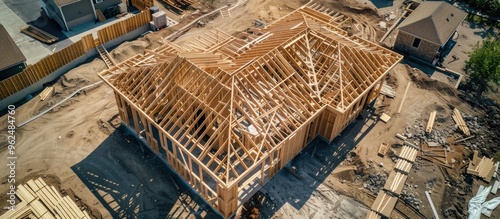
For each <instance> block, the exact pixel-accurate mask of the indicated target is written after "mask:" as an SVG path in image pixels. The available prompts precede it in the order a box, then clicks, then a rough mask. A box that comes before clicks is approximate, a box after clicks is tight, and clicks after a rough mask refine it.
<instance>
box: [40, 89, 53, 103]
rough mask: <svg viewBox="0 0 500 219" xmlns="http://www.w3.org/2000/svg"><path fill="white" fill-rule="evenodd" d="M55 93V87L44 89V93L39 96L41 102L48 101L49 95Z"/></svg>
mask: <svg viewBox="0 0 500 219" xmlns="http://www.w3.org/2000/svg"><path fill="white" fill-rule="evenodd" d="M53 91H54V87H52V86H51V87H46V88H45V89H43V91H42V92H41V93H40V94H39V95H38V96H39V97H40V100H42V101H43V100H45V99H47V97H48V96H49V95H51V94H52V92H53Z"/></svg>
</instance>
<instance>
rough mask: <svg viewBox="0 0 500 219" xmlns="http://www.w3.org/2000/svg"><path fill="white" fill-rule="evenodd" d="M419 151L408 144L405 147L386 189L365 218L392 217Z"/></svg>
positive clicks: (378, 196) (381, 192) (390, 175)
mask: <svg viewBox="0 0 500 219" xmlns="http://www.w3.org/2000/svg"><path fill="white" fill-rule="evenodd" d="M418 151H419V150H418V149H417V148H415V147H414V146H410V145H406V144H405V145H404V146H403V149H402V150H401V153H399V155H398V157H399V159H398V160H397V162H396V165H395V166H394V169H393V170H392V171H391V173H390V174H389V178H387V181H386V182H385V185H384V188H383V189H382V190H380V192H379V193H378V195H377V198H375V201H374V202H373V204H372V207H371V211H370V212H369V213H368V214H367V215H366V217H365V218H366V219H378V218H381V217H382V216H383V217H390V215H391V212H392V210H394V207H395V206H396V202H397V201H398V197H399V195H400V194H401V192H402V191H403V188H404V186H405V182H406V180H407V179H408V173H410V170H411V168H412V166H413V163H414V162H415V160H416V159H417V153H418Z"/></svg>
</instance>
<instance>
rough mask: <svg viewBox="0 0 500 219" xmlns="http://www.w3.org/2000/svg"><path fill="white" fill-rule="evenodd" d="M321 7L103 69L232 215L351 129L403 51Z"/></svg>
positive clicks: (129, 120) (131, 110) (128, 116)
mask: <svg viewBox="0 0 500 219" xmlns="http://www.w3.org/2000/svg"><path fill="white" fill-rule="evenodd" d="M301 10H302V11H301ZM318 13H320V12H317V11H314V10H310V9H304V8H302V9H299V10H297V11H295V12H293V13H291V14H289V15H287V16H285V17H284V18H282V19H279V20H278V21H276V22H275V23H273V24H272V25H271V27H266V28H264V29H263V32H264V34H262V35H260V36H259V37H256V38H254V39H251V41H250V42H245V41H241V40H237V39H234V38H233V37H231V36H229V35H227V34H226V33H224V32H222V31H219V30H212V31H207V32H206V34H204V35H201V36H198V37H197V38H196V40H194V41H191V42H189V43H188V44H186V45H185V47H182V46H179V45H176V44H174V43H171V42H170V43H166V44H165V45H163V46H161V47H159V48H157V49H155V50H146V52H145V54H144V55H142V54H141V55H137V56H135V57H134V58H133V59H130V60H127V61H125V62H124V63H120V64H118V65H117V66H123V67H119V68H118V67H117V68H112V69H109V70H108V71H105V72H102V73H100V77H101V78H102V79H103V80H104V81H105V82H106V83H107V84H108V85H109V86H111V87H112V88H113V89H114V90H115V95H117V96H119V97H117V104H118V107H119V109H120V110H119V112H120V116H121V117H122V119H123V121H124V123H125V124H127V125H128V126H130V127H131V128H132V129H133V130H134V131H135V132H136V134H138V135H139V136H141V137H143V138H144V139H145V140H146V141H147V143H148V144H149V145H150V146H151V148H152V150H154V151H155V152H156V153H158V154H159V155H160V156H164V157H166V160H167V161H168V163H169V165H170V166H171V167H172V168H173V169H175V171H176V172H177V173H178V174H179V175H180V176H181V177H182V178H183V179H185V180H186V182H188V183H189V184H190V185H191V186H192V187H193V188H194V189H195V190H196V191H198V192H199V193H200V194H201V195H202V196H203V197H204V198H205V200H207V202H208V203H210V204H211V205H212V206H214V208H216V209H217V210H218V211H219V212H220V213H221V214H222V215H223V216H225V217H229V216H230V215H231V214H233V213H234V212H235V211H236V209H237V207H238V205H240V204H241V203H240V201H239V200H244V198H245V197H250V196H251V194H253V192H255V191H256V188H259V187H260V186H262V185H263V184H264V183H265V182H267V181H268V180H269V179H271V178H272V176H274V175H275V174H276V173H277V172H278V171H279V170H280V169H281V168H283V167H284V166H285V165H286V163H287V162H289V161H290V160H291V159H293V157H295V156H296V155H297V154H298V153H299V152H300V151H301V150H302V149H303V147H305V146H306V145H307V143H308V142H310V141H311V140H312V139H313V138H314V137H316V136H317V135H322V136H323V137H325V138H327V139H329V140H333V139H334V138H335V137H336V136H337V135H338V134H339V133H340V132H341V131H342V130H344V129H345V128H346V126H347V125H349V123H350V122H351V121H352V120H354V119H355V118H356V117H357V116H358V115H359V114H360V113H361V112H362V110H363V108H364V107H365V106H366V104H367V102H369V101H371V100H372V98H373V97H374V96H376V95H377V94H378V92H379V90H380V86H379V85H380V84H381V81H382V79H381V78H383V77H384V76H385V75H386V74H387V72H388V70H389V69H391V68H392V67H393V66H394V65H395V64H396V63H398V62H399V61H400V60H401V58H402V57H401V56H399V55H398V54H395V53H393V52H391V51H389V50H386V49H384V48H382V47H379V46H377V45H375V44H373V43H370V42H368V41H365V40H362V39H360V38H356V37H350V36H348V34H347V33H346V32H345V31H343V30H341V29H339V28H338V27H337V26H338V25H337V24H336V23H335V22H332V21H331V20H329V19H328V17H326V16H325V15H324V14H318ZM120 28H122V27H120V26H117V27H110V28H109V31H107V32H106V33H102V34H101V35H99V37H100V38H101V37H102V38H103V39H104V38H106V37H107V36H108V35H109V36H111V37H112V36H113V35H115V34H119V33H121V32H120V31H123V30H121V29H120ZM207 60H208V61H207ZM141 63H148V65H142V64H141ZM108 76H109V77H108ZM155 129H156V130H158V132H160V134H159V135H160V139H157V138H155V137H154V133H153V132H154V131H155Z"/></svg>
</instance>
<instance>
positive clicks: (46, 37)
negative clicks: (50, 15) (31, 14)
mask: <svg viewBox="0 0 500 219" xmlns="http://www.w3.org/2000/svg"><path fill="white" fill-rule="evenodd" d="M21 32H22V33H24V34H26V35H28V36H30V37H33V38H35V39H37V40H39V41H41V42H44V43H47V44H52V43H55V42H56V41H57V40H59V38H57V37H55V36H54V35H52V34H50V33H47V32H45V31H43V30H40V29H38V28H36V27H33V26H31V25H28V26H25V27H23V28H21Z"/></svg>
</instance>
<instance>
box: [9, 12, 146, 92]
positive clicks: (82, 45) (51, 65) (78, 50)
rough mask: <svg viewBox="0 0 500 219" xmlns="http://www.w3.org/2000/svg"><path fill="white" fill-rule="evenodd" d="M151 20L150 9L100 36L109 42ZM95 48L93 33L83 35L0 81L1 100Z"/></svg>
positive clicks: (112, 26) (100, 31) (103, 41)
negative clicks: (70, 43)
mask: <svg viewBox="0 0 500 219" xmlns="http://www.w3.org/2000/svg"><path fill="white" fill-rule="evenodd" d="M149 21H150V12H149V10H145V11H142V12H141V13H139V14H137V15H135V16H133V17H130V18H127V19H126V20H123V21H120V22H118V23H115V24H113V25H111V26H108V27H105V28H103V29H101V30H99V31H98V33H97V34H98V37H99V40H100V42H101V43H105V42H108V41H110V40H113V39H115V38H117V37H119V36H122V35H124V34H126V33H128V32H130V31H132V30H135V29H137V28H139V27H141V26H143V25H146V24H148V23H149ZM94 48H95V41H94V38H93V36H92V34H89V35H86V36H84V37H82V38H81V39H80V40H79V41H77V42H75V43H73V44H72V45H70V46H68V47H66V48H64V49H62V50H60V51H58V52H56V53H54V54H52V55H49V56H47V57H45V58H43V59H42V60H40V61H38V62H37V63H35V64H33V65H30V66H28V68H26V69H25V70H24V71H22V72H20V73H19V74H16V75H13V76H11V77H9V78H6V79H4V80H2V81H0V100H3V99H5V98H7V97H9V96H10V95H13V94H15V93H16V92H19V91H21V90H23V89H24V88H27V87H29V86H30V85H32V84H34V83H36V82H38V81H40V80H41V79H43V78H44V77H47V76H48V75H50V74H51V73H52V72H54V71H56V70H57V69H59V68H61V67H63V66H65V65H67V64H69V63H70V62H72V61H73V60H75V59H77V58H79V57H81V56H83V55H85V54H86V53H87V52H88V51H90V50H91V49H94Z"/></svg>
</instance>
